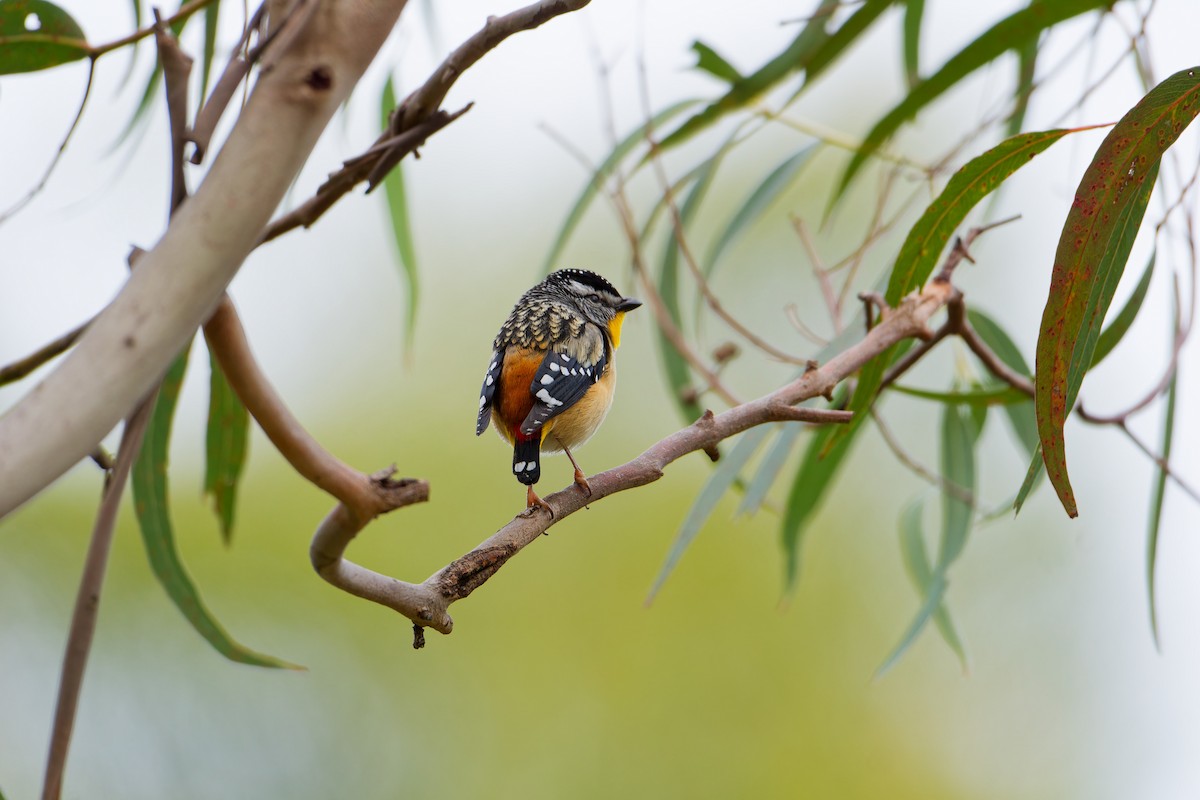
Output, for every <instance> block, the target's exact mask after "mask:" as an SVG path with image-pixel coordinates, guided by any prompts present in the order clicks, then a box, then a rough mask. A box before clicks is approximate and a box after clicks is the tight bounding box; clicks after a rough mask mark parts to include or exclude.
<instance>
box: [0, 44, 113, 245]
mask: <svg viewBox="0 0 1200 800" xmlns="http://www.w3.org/2000/svg"><path fill="white" fill-rule="evenodd" d="M95 77H96V59H94V58H92V59H89V60H88V74H87V83H85V84H84V86H83V97H82V98H80V100H79V110H78V111H76V112H75V118H74V119H72V120H71V126H70V127H69V128H67V133H66V135H65V136H63V139H62V141H61V142H60V143H59V145H58V149H57V150H55V151H54V157H53V158H51V159H50V163H49V164H48V165H47V166H46V171H45V172H43V173H42V177H41V179H39V180H38V182H37V183H36V184H35V185H34V186H33V188H32V189H30V190H29V191H28V192H26V193H25V196H24V197H22V198H21V199H20V200H18V201H17V202H15V203H13V204H12V205H11V206H9V207H8V208H6V209H5V210H4V211H3V212H2V213H0V224H3V223H5V222H7V221H8V220H9V219H11V218H12V216H13V215H14V214H16V213H17V212H18V211H20V210H21V209H22V208H24V207H25V206H27V205H29V203H30V201H32V200H33V198H35V197H37V196H38V194H39V193H40V192H41V191H42V189H45V188H46V184H47V183H49V182H50V176H51V175H53V174H54V168H55V167H57V166H58V162H59V161H61V160H62V156H63V153H65V152H66V151H67V145H68V144H70V143H71V137H72V136H73V135H74V134H75V129H76V128H77V127H79V120H81V119H83V110H84V109H85V108H86V107H87V101H88V97H90V96H91V94H92V80H93V79H94V78H95Z"/></svg>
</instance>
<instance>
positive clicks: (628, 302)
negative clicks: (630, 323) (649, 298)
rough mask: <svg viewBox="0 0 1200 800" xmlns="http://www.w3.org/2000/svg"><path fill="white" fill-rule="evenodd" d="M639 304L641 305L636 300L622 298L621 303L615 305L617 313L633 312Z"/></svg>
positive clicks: (640, 302)
mask: <svg viewBox="0 0 1200 800" xmlns="http://www.w3.org/2000/svg"><path fill="white" fill-rule="evenodd" d="M641 304H642V301H641V300H637V299H635V298H632V297H626V298H623V299H622V300H621V302H620V303H618V304H617V311H633V310H634V309H635V308H637V307H638V306H640V305H641Z"/></svg>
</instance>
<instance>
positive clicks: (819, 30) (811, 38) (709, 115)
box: [661, 0, 895, 150]
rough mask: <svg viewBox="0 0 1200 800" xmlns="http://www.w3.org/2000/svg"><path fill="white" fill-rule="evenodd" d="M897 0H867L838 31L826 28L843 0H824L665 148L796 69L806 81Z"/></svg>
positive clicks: (682, 127)
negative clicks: (765, 59)
mask: <svg viewBox="0 0 1200 800" xmlns="http://www.w3.org/2000/svg"><path fill="white" fill-rule="evenodd" d="M894 1H895V0H866V2H865V3H864V4H863V6H862V7H861V8H859V9H858V10H856V11H855V12H854V14H852V15H851V16H850V18H849V19H847V20H846V21H845V22H844V23H843V24H842V25H841V27H840V28H838V30H837V31H836V32H834V33H833V34H830V33H828V31H827V28H828V24H829V19H830V17H831V16H832V15H833V13H834V12H835V11H836V10H837V8H838V6H839V5H840V4H841V3H840V0H821V4H820V5H819V6H818V7H817V9H816V10H815V11H814V12H813V13H812V15H811V16H810V17H809V20H808V22H807V24H805V26H804V27H803V28H802V29H801V30H800V33H799V34H798V35H797V36H796V38H795V39H793V40H792V41H791V43H790V44H789V45H788V46H787V48H786V49H784V51H783V52H782V53H780V54H779V55H777V56H775V58H773V59H771V60H770V61H768V62H767V63H766V64H764V65H763V66H762V67H761V68H760V69H758V70H756V71H755V72H753V73H751V74H750V75H747V76H746V77H744V78H742V79H740V80H738V81H737V82H735V83H734V84H732V85H731V86H730V87H729V91H728V92H726V93H725V94H724V95H722V96H721V97H720V98H718V99H717V100H715V101H713V102H712V103H710V104H708V105H707V106H705V107H704V108H703V109H702V110H700V111H699V112H697V113H696V114H693V115H692V116H691V117H688V118H687V119H686V120H685V121H684V122H683V124H682V125H680V126H679V127H678V128H676V129H675V130H674V131H672V132H671V134H670V135H669V136H667V137H666V138H665V139H663V140H662V143H661V147H662V149H663V150H667V149H669V148H672V147H674V146H676V145H678V144H682V143H683V142H686V141H687V140H688V139H690V138H692V137H693V136H695V135H696V134H698V133H700V132H701V131H703V130H705V129H706V128H708V127H709V126H710V125H713V124H714V123H716V122H717V121H718V120H720V119H722V118H723V117H725V116H726V115H728V114H731V113H733V112H735V111H739V110H741V109H743V108H745V107H746V106H748V105H750V104H751V103H753V102H754V101H755V100H756V99H758V98H759V97H761V96H762V95H764V94H766V93H767V92H769V91H770V90H771V89H773V88H775V87H776V86H777V85H778V84H779V83H781V82H782V81H784V80H786V79H787V78H789V77H790V76H792V75H793V74H795V73H796V72H799V71H801V70H803V71H804V72H805V85H807V84H808V83H809V82H811V81H812V80H813V79H814V78H815V77H816V76H817V75H818V74H820V73H821V72H822V71H824V69H825V68H826V67H828V66H829V65H830V64H832V63H833V62H834V61H836V60H837V58H838V56H840V55H841V54H842V52H843V51H844V50H845V49H846V48H847V47H848V46H849V45H850V44H851V43H852V42H854V41H855V40H856V39H857V38H858V36H859V35H860V34H861V33H862V32H863V31H864V30H866V29H867V28H868V27H869V26H870V25H871V23H872V22H874V21H875V19H876V18H877V17H879V15H880V14H882V13H883V12H884V10H885V9H887V7H888V6H889V5H891V4H892V2H894Z"/></svg>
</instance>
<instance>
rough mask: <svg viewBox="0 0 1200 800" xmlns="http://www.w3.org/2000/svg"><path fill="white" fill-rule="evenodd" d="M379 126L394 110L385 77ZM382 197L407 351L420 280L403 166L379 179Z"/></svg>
mask: <svg viewBox="0 0 1200 800" xmlns="http://www.w3.org/2000/svg"><path fill="white" fill-rule="evenodd" d="M379 106H380V118H381V125H382V126H383V127H385V128H386V127H387V125H388V116H389V115H390V114H391V112H392V109H394V108H395V107H396V90H395V88H394V87H393V85H392V78H391V76H390V75H389V76H388V79H387V81H386V82H385V83H384V84H383V93H382V95H381V96H380V99H379ZM383 189H384V195H385V197H386V198H387V206H388V218H389V220H390V221H391V223H392V239H393V241H395V243H396V253H397V254H398V256H399V258H400V267H401V269H402V270H403V271H404V272H403V276H404V282H405V287H404V288H405V294H407V296H408V310H407V313H406V315H405V320H404V334H405V347H408V348H411V347H412V341H413V333H414V332H415V331H416V327H417V304H418V302H419V300H420V294H421V292H420V289H421V283H420V276H419V274H418V272H417V253H416V249H415V248H414V246H413V235H412V225H411V224H410V222H409V218H408V194H407V190H406V189H405V185H404V164H403V162H401V163H399V164H397V165H396V166H395V168H394V169H392V171H391V172H389V173H388V174H387V176H386V177H385V178H384V179H383Z"/></svg>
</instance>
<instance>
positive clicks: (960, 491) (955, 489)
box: [871, 408, 975, 508]
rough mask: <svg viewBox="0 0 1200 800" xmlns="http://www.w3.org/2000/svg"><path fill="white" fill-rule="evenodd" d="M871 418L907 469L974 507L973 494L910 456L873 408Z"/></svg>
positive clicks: (889, 447)
mask: <svg viewBox="0 0 1200 800" xmlns="http://www.w3.org/2000/svg"><path fill="white" fill-rule="evenodd" d="M871 419H873V420H875V427H877V428H878V429H879V434H880V435H881V436H882V437H883V441H884V443H885V444H886V445H887V446H888V449H889V450H891V451H892V455H894V456H895V457H896V460H897V461H899V462H900V463H901V464H903V465H904V466H906V467H908V469H909V471H910V472H912V473H913V474H914V475H916V476H917V477H919V478H921V479H922V480H924V481H926V482H927V483H929V484H931V485H933V486H935V487H937V488H938V489H940V490H941V491H943V492H945V493H946V494H948V495H950V496H951V497H953V498H954V499H956V500H961V501H962V502H963V503H966V504H967V505H968V506H970V507H971V508H974V507H975V496H974V494H973V493H972V492H971V491H970V490H969V489H967V488H966V487H965V486H960V485H958V484H957V483H955V482H954V481H952V480H949V479H948V478H946V477H945V476H943V475H940V474H939V473H937V472H934V471H933V470H931V469H929V468H928V467H926V466H924V465H922V464H921V463H920V462H918V461H917V460H916V459H914V458H913V457H912V456H910V455H909V454H908V453H907V452H906V451H905V449H904V447H903V446H902V445H901V444H900V441H899V440H898V439H896V437H895V435H894V434H893V433H892V430H891V428H890V427H888V425H887V423H886V422H884V420H883V416H882V415H881V414H880V413H879V412H878V411H876V410H875V409H874V408H872V409H871Z"/></svg>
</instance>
